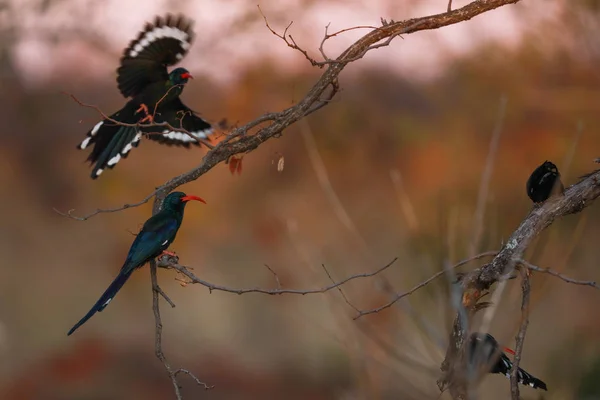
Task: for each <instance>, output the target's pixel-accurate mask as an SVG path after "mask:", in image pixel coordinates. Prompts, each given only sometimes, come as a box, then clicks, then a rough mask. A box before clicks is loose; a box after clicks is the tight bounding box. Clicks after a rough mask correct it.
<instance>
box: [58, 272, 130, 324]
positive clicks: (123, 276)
mask: <svg viewBox="0 0 600 400" xmlns="http://www.w3.org/2000/svg"><path fill="white" fill-rule="evenodd" d="M132 272H133V270H131V271H129V272H120V273H119V275H118V276H117V277H116V278H115V280H114V281H113V282H112V283H111V284H110V286H109V287H108V289H106V291H105V292H104V294H103V295H102V296H100V299H99V300H98V301H97V302H96V304H94V306H93V307H92V309H91V310H90V311H88V313H87V314H86V315H85V317H83V318H81V320H80V321H79V322H78V323H76V324H75V326H74V327H72V328H71V330H70V331H69V333H67V336H70V335H71V334H72V333H73V332H75V331H76V330H77V328H79V327H80V326H81V325H83V324H85V323H86V322H87V320H88V319H90V318H92V316H93V315H94V314H96V312H99V311H102V310H104V307H106V306H107V305H108V303H110V301H111V300H112V299H113V297H115V295H116V294H117V292H118V291H119V290H120V289H121V288H122V287H123V285H124V284H125V282H127V279H129V277H130V276H131V273H132Z"/></svg>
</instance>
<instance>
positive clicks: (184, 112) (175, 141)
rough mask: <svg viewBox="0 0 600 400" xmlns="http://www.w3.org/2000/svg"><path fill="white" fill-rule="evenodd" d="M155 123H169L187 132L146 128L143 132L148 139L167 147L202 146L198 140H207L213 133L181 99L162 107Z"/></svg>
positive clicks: (207, 124) (208, 125) (206, 123)
mask: <svg viewBox="0 0 600 400" xmlns="http://www.w3.org/2000/svg"><path fill="white" fill-rule="evenodd" d="M154 122H155V123H161V122H168V123H169V125H171V126H172V127H174V128H182V129H185V130H186V131H188V132H189V133H190V134H191V136H190V135H188V134H187V133H185V132H179V131H173V130H170V129H168V128H166V127H161V126H155V127H147V128H146V127H144V128H142V131H143V132H144V133H147V134H148V138H149V139H152V140H154V141H157V142H159V143H162V144H166V145H170V146H171V145H174V146H184V147H189V146H190V145H191V144H193V145H196V146H198V145H200V142H199V141H198V139H206V138H208V136H209V135H210V134H211V133H212V132H213V128H212V126H211V125H210V124H209V123H208V122H206V121H205V120H203V119H202V118H200V117H199V116H198V114H196V112H194V111H193V110H191V109H190V108H189V107H187V106H186V105H185V104H183V103H182V102H181V100H180V99H179V98H177V99H175V100H173V101H171V102H170V103H169V104H168V105H165V107H161V108H160V109H159V112H158V113H157V114H156V116H155V117H154Z"/></svg>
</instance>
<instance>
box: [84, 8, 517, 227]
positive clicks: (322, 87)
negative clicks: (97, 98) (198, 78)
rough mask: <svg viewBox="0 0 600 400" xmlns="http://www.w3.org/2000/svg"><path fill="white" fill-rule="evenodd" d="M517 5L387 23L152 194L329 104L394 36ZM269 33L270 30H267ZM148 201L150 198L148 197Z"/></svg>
mask: <svg viewBox="0 0 600 400" xmlns="http://www.w3.org/2000/svg"><path fill="white" fill-rule="evenodd" d="M518 1H519V0H476V1H473V2H471V3H469V4H467V5H466V6H464V7H462V8H459V9H457V10H453V11H450V12H446V13H443V14H436V15H430V16H426V17H421V18H413V19H409V20H406V21H400V22H390V23H386V24H385V25H383V26H381V27H379V28H376V29H374V30H372V31H371V32H369V33H367V34H366V35H364V36H363V37H362V38H361V39H359V40H358V41H356V42H355V43H353V44H352V45H351V46H350V47H348V48H347V49H346V50H345V51H343V52H342V53H341V54H340V56H339V57H337V58H336V59H335V60H333V61H329V62H328V63H327V68H326V70H325V72H324V73H323V74H322V75H321V77H320V78H319V80H318V81H317V82H316V83H315V84H314V86H313V87H312V88H311V89H310V90H309V91H308V93H307V94H306V95H305V96H304V98H303V99H302V100H300V101H299V102H298V103H296V104H295V105H293V106H292V107H289V108H286V109H284V110H282V111H280V112H276V113H268V114H265V115H263V116H261V117H259V118H257V119H256V120H254V121H252V122H249V123H248V124H246V125H244V126H242V127H238V128H235V129H233V130H232V131H231V132H230V133H229V134H228V135H227V137H226V139H225V140H223V141H221V142H220V143H219V144H217V145H216V146H215V147H214V148H212V149H211V150H210V151H209V152H208V153H207V154H206V155H205V156H204V157H203V158H202V161H201V162H200V164H199V165H198V166H196V167H195V168H193V169H192V170H190V171H188V172H185V173H183V174H181V175H179V176H177V177H174V178H173V179H171V180H169V181H167V182H165V183H164V184H163V185H161V186H160V187H159V188H158V189H157V190H156V192H155V193H154V194H158V193H161V194H162V195H163V196H164V195H165V194H166V193H169V192H171V191H172V190H174V189H175V188H177V187H179V186H181V185H183V184H185V183H188V182H192V181H195V180H196V179H198V178H199V177H200V176H202V175H204V174H205V173H207V172H208V171H210V170H211V169H212V168H213V167H215V166H216V165H217V164H219V163H220V162H222V161H226V160H229V158H231V157H232V156H235V155H237V154H241V153H248V152H251V151H252V150H255V149H256V148H257V147H258V146H260V145H261V144H262V143H264V142H266V141H267V140H269V139H272V138H274V137H278V136H280V135H281V134H282V132H283V131H284V130H285V129H286V128H288V127H289V126H290V125H292V124H294V123H296V122H298V121H299V120H300V119H302V118H304V117H305V116H307V115H308V114H311V113H313V112H315V111H317V110H319V109H321V108H323V107H324V106H326V105H327V104H329V102H330V101H331V99H333V97H334V96H335V94H336V93H337V92H338V90H337V89H338V83H337V82H338V77H339V75H340V73H341V72H342V71H343V70H344V68H345V67H346V65H348V64H349V63H351V62H353V61H356V60H358V59H360V58H362V57H363V56H364V55H365V54H366V53H367V52H369V51H371V50H374V49H376V48H380V47H383V46H387V45H388V44H389V43H391V41H392V40H393V39H394V38H396V37H397V36H399V35H402V34H410V33H414V32H418V31H423V30H432V29H439V28H442V27H444V26H448V25H453V24H456V23H459V22H463V21H467V20H469V19H471V18H473V17H476V16H477V15H480V14H483V13H485V12H487V11H491V10H493V9H496V8H498V7H501V6H504V5H507V4H514V3H517V2H518ZM269 29H271V28H270V27H269ZM271 31H272V32H273V33H274V34H276V35H278V36H280V37H281V36H283V35H279V34H277V33H276V32H275V31H273V30H272V29H271ZM284 34H285V32H284ZM336 34H337V32H336ZM292 47H293V46H292ZM309 60H310V58H309ZM328 87H331V88H332V92H331V93H330V94H329V95H326V96H325V99H322V95H323V94H324V93H325V91H326V90H327V88H328ZM93 107H94V106H92V108H93ZM264 122H270V123H269V124H268V125H267V126H264V127H262V128H260V129H259V130H258V131H257V132H255V133H254V134H252V135H248V133H249V131H250V130H251V129H253V128H254V127H256V126H257V125H259V124H262V123H264ZM149 197H152V195H150V196H149ZM100 212H101V211H100ZM100 212H98V213H100ZM98 213H96V214H98ZM96 214H94V215H96ZM88 218H89V216H88Z"/></svg>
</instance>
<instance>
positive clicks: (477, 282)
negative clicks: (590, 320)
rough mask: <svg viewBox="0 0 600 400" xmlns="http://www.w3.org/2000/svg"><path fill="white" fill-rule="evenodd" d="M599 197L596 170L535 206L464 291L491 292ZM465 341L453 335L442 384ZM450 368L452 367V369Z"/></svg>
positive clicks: (472, 274)
mask: <svg viewBox="0 0 600 400" xmlns="http://www.w3.org/2000/svg"><path fill="white" fill-rule="evenodd" d="M598 196H600V171H596V172H594V173H592V174H590V175H589V176H587V177H586V178H585V179H583V180H581V181H579V182H578V183H576V184H574V185H572V186H570V187H569V188H567V189H566V190H565V192H564V194H563V195H558V196H554V197H551V198H550V199H548V200H546V202H545V203H543V204H542V205H541V206H539V207H534V208H533V209H532V210H531V212H530V213H529V215H527V217H525V219H524V220H523V221H522V222H521V224H520V226H519V227H518V228H517V229H516V230H515V231H514V232H513V234H512V235H511V236H510V238H509V239H508V241H507V243H506V244H505V245H504V247H503V248H502V249H501V250H500V252H499V253H498V255H496V256H495V257H494V259H493V260H492V261H491V262H490V263H488V264H485V265H483V266H482V267H480V268H477V269H475V270H473V271H471V272H468V273H467V274H465V275H464V276H463V278H462V279H461V285H462V288H463V290H464V291H465V292H467V291H469V290H470V291H475V292H476V293H480V292H481V291H483V290H487V289H489V287H490V286H491V285H493V284H494V283H496V282H499V281H500V280H501V278H502V277H503V276H509V275H510V274H511V273H512V271H513V269H514V268H515V264H517V262H518V260H522V256H523V254H524V252H525V250H526V249H527V247H528V246H529V244H530V243H531V241H532V240H533V239H534V238H535V237H537V236H538V235H539V234H540V233H541V232H542V231H544V230H545V229H546V228H547V227H549V226H550V225H551V224H552V223H553V222H554V221H555V220H556V219H558V218H560V217H563V216H566V215H570V214H575V213H578V212H580V211H582V210H583V209H584V208H586V207H588V206H589V205H591V204H592V202H593V201H594V200H595V199H596V198H597V197H598ZM532 269H533V268H532ZM540 270H543V269H540ZM540 272H546V273H549V274H551V275H554V276H558V275H560V274H558V273H550V272H548V271H540ZM559 277H561V276H559ZM561 279H562V277H561ZM563 280H564V279H563ZM571 283H574V282H571ZM589 283H591V284H589ZM586 284H587V285H588V286H594V287H596V284H595V283H594V282H587V283H586ZM453 325H454V326H455V327H456V326H459V325H460V320H459V316H458V315H457V316H456V317H455V319H454V324H453ZM463 333H464V332H463ZM464 334H466V333H464ZM464 341H465V337H464V336H461V337H457V336H456V335H450V343H449V347H448V351H447V352H446V359H445V360H444V361H443V362H442V366H441V368H442V371H444V373H445V378H443V379H442V380H443V381H448V382H450V381H451V380H452V377H453V376H455V375H457V373H456V371H454V369H455V368H460V365H457V364H453V363H452V360H450V359H449V357H451V355H452V354H457V353H459V352H460V349H461V347H462V345H463V343H464ZM449 365H452V366H453V367H452V368H449ZM459 387H460V385H459ZM453 397H454V398H455V399H464V398H466V394H465V393H464V391H463V390H462V389H461V390H459V391H458V392H457V393H456V394H455V395H453Z"/></svg>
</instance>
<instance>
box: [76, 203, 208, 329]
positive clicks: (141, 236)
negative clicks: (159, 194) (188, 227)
mask: <svg viewBox="0 0 600 400" xmlns="http://www.w3.org/2000/svg"><path fill="white" fill-rule="evenodd" d="M190 200H197V201H201V202H202V203H205V204H206V202H205V201H204V200H202V199H201V198H200V197H197V196H189V195H186V194H185V193H182V192H173V193H171V194H169V195H168V196H167V197H166V198H165V201H164V203H163V207H162V210H161V211H160V212H158V213H157V214H156V215H154V216H152V217H150V219H148V220H147V221H146V223H144V226H143V227H142V230H141V231H140V233H138V234H137V236H136V237H135V240H134V241H133V244H132V245H131V248H130V249H129V253H128V254H127V258H126V259H125V263H124V264H123V266H122V267H121V271H120V272H119V275H117V277H116V278H115V280H114V281H113V282H112V283H111V284H110V286H109V287H108V289H106V291H105V292H104V294H103V295H102V296H100V299H99V300H98V301H97V302H96V304H94V306H93V307H92V309H91V310H90V311H89V312H88V313H87V314H86V315H85V316H84V317H83V318H82V319H81V320H80V321H79V322H78V323H77V324H75V326H74V327H73V328H71V330H70V331H69V333H68V334H67V335H70V334H72V333H73V332H75V330H76V329H77V328H79V327H80V326H81V325H83V324H84V323H85V322H86V321H87V320H88V319H90V318H91V317H92V316H93V315H94V314H96V312H98V311H102V310H103V309H104V307H106V306H107V305H108V303H110V301H111V300H112V299H113V298H114V297H115V295H116V294H117V292H118V291H119V289H121V288H122V287H123V285H124V284H125V282H126V281H127V279H128V278H129V277H130V276H131V274H132V273H133V271H134V270H135V269H137V268H139V267H141V266H142V265H144V264H146V263H147V262H148V261H150V260H152V259H153V258H155V257H158V256H159V255H160V254H162V253H163V252H164V251H165V250H166V249H167V248H168V247H169V245H170V244H171V243H172V242H173V240H175V235H177V231H178V230H179V227H180V226H181V221H182V220H183V210H184V209H185V205H186V203H187V202H188V201H190Z"/></svg>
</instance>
